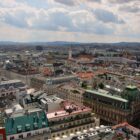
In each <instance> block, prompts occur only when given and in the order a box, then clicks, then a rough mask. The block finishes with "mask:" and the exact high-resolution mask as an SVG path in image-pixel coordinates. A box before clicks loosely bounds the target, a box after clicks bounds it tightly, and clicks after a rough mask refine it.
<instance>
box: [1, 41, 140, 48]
mask: <svg viewBox="0 0 140 140" xmlns="http://www.w3.org/2000/svg"><path fill="white" fill-rule="evenodd" d="M38 45H40V46H43V47H47V46H56V47H57V46H66V47H67V46H71V47H72V46H89V47H96V48H97V47H136V48H137V47H140V42H118V43H80V42H66V41H54V42H11V41H0V47H8V48H9V47H10V46H12V47H13V46H15V47H34V46H38Z"/></svg>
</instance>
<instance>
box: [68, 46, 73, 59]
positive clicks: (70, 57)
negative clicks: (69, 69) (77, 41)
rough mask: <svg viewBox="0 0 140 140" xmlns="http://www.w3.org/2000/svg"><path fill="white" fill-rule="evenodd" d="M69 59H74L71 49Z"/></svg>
mask: <svg viewBox="0 0 140 140" xmlns="http://www.w3.org/2000/svg"><path fill="white" fill-rule="evenodd" d="M69 59H72V50H71V48H70V49H69Z"/></svg>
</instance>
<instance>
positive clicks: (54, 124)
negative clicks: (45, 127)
mask: <svg viewBox="0 0 140 140" xmlns="http://www.w3.org/2000/svg"><path fill="white" fill-rule="evenodd" d="M63 105H64V109H61V110H56V111H55V112H52V113H48V114H47V118H48V121H49V127H50V131H51V139H52V140H53V139H56V137H61V138H63V137H64V136H65V135H67V136H70V135H71V134H74V133H78V132H79V133H80V132H82V131H86V130H88V129H90V128H92V127H95V126H99V123H100V122H99V119H98V118H96V116H95V114H93V113H92V111H91V109H90V108H87V107H85V106H79V105H76V104H74V103H69V102H66V101H65V102H63Z"/></svg>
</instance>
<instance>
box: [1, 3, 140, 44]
mask: <svg viewBox="0 0 140 140" xmlns="http://www.w3.org/2000/svg"><path fill="white" fill-rule="evenodd" d="M0 41H14V42H16V41H17V42H50V41H73V42H122V41H125V42H140V0H0Z"/></svg>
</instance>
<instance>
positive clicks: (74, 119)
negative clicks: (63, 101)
mask: <svg viewBox="0 0 140 140" xmlns="http://www.w3.org/2000/svg"><path fill="white" fill-rule="evenodd" d="M91 116H92V115H91V114H87V115H86V114H85V115H83V116H76V117H74V118H73V117H71V118H69V119H63V120H61V121H52V122H49V126H54V125H58V124H62V123H68V122H73V121H78V120H81V119H85V118H90V117H91Z"/></svg>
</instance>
